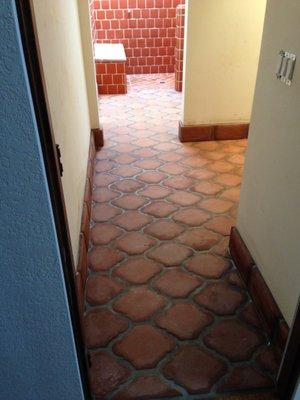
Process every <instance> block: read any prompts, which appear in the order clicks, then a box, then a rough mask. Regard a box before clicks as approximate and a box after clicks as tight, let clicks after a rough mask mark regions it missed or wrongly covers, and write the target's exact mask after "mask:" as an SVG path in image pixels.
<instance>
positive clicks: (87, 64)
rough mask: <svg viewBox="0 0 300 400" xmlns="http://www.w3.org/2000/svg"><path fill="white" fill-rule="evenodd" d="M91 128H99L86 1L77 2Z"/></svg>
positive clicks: (90, 32)
mask: <svg viewBox="0 0 300 400" xmlns="http://www.w3.org/2000/svg"><path fill="white" fill-rule="evenodd" d="M77 4H78V13H79V23H80V30H81V43H82V52H83V61H84V69H85V78H86V86H87V94H88V101H89V112H90V121H91V127H92V128H93V129H97V128H99V110H98V93H97V85H96V80H95V76H96V75H95V61H94V50H93V43H92V31H91V25H90V10H89V2H88V0H77Z"/></svg>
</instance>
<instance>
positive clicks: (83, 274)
mask: <svg viewBox="0 0 300 400" xmlns="http://www.w3.org/2000/svg"><path fill="white" fill-rule="evenodd" d="M102 138H103V136H102ZM95 156H96V144H95V133H94V132H93V131H92V132H91V137H90V148H89V158H88V165H87V172H86V183H85V190H84V199H83V206H82V215H81V229H80V236H79V251H78V260H77V265H76V271H75V280H76V289H77V297H78V304H79V312H80V315H81V317H82V316H83V310H84V306H83V305H84V297H83V293H84V288H85V282H86V279H87V252H88V248H89V240H90V238H89V234H90V218H91V207H92V187H93V165H94V160H95Z"/></svg>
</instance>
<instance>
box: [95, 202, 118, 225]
mask: <svg viewBox="0 0 300 400" xmlns="http://www.w3.org/2000/svg"><path fill="white" fill-rule="evenodd" d="M118 214H121V210H119V209H118V208H116V207H112V206H111V205H109V204H96V205H95V206H94V207H92V219H93V220H94V221H95V222H106V221H108V220H109V219H111V218H113V217H115V216H116V215H118Z"/></svg>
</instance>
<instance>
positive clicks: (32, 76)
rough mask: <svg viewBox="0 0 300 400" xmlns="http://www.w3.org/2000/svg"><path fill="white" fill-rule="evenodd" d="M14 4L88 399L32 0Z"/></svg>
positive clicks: (85, 363)
mask: <svg viewBox="0 0 300 400" xmlns="http://www.w3.org/2000/svg"><path fill="white" fill-rule="evenodd" d="M15 4H16V10H17V16H18V23H19V29H20V35H21V41H22V46H23V52H24V57H25V62H26V68H27V75H28V79H29V85H30V91H31V96H32V101H33V106H34V111H35V118H36V122H37V126H38V132H39V138H40V143H41V148H42V153H43V160H44V165H45V170H46V177H47V183H48V187H49V194H50V199H51V205H52V212H53V216H54V222H55V228H56V234H57V240H58V246H59V251H60V257H61V263H62V269H63V274H64V282H65V287H66V292H67V299H68V304H69V311H70V317H71V324H72V330H73V335H74V341H75V348H76V354H77V360H78V366H79V371H80V377H81V383H82V389H83V394H84V399H85V400H90V399H91V391H90V387H89V379H88V360H87V357H86V353H85V346H84V339H83V335H82V326H81V318H80V313H79V304H78V300H77V292H76V283H75V268H74V260H73V253H72V247H71V240H70V233H69V226H68V220H67V213H66V207H65V200H64V195H63V188H62V181H61V176H60V166H59V160H58V155H57V149H56V144H55V139H54V135H53V129H52V125H51V118H50V112H49V105H48V101H47V96H46V90H45V81H44V77H43V72H42V64H41V58H40V54H39V49H38V44H37V40H36V32H35V27H34V22H33V21H34V19H33V15H32V10H31V0H15Z"/></svg>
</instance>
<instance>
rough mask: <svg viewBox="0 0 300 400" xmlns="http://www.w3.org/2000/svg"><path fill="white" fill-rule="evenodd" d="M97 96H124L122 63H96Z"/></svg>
mask: <svg viewBox="0 0 300 400" xmlns="http://www.w3.org/2000/svg"><path fill="white" fill-rule="evenodd" d="M96 81H97V88H98V94H99V95H100V94H125V93H127V81H126V73H125V63H124V62H113V61H112V62H99V61H96Z"/></svg>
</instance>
